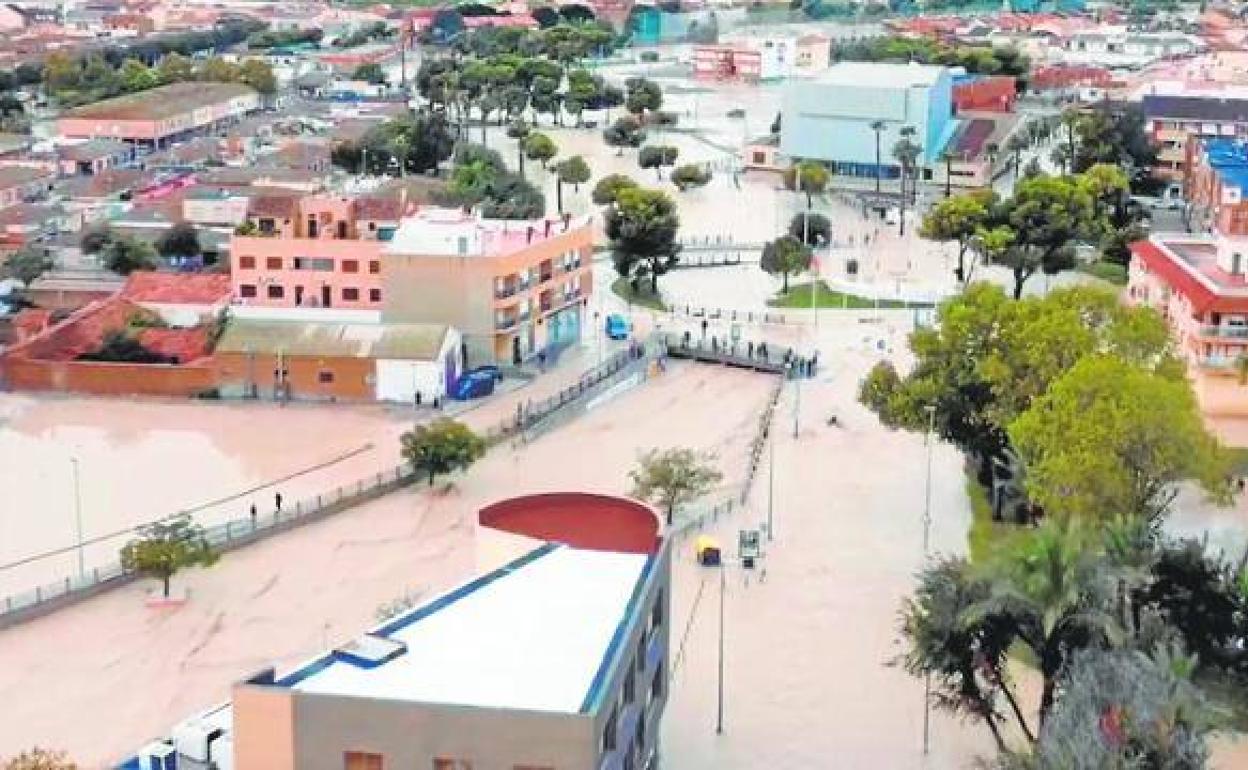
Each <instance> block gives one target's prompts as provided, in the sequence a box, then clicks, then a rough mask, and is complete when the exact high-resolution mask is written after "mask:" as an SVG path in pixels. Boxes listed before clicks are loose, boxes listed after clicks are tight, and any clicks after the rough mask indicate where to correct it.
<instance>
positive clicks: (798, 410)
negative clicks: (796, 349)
mask: <svg viewBox="0 0 1248 770" xmlns="http://www.w3.org/2000/svg"><path fill="white" fill-rule="evenodd" d="M796 363H797V362H796V360H795V361H794V362H793V363H792V364H790V365H789V369H788V371H789V372H790V373H792V374H793V393H794V396H793V438H797V433H798V430H799V423H800V419H801V414H802V376H801V374H799V373H797V366H796Z"/></svg>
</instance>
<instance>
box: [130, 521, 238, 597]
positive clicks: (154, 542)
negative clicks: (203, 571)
mask: <svg viewBox="0 0 1248 770" xmlns="http://www.w3.org/2000/svg"><path fill="white" fill-rule="evenodd" d="M216 561H217V553H216V551H214V550H213V548H212V546H211V545H210V544H209V543H208V538H207V536H206V535H205V533H204V528H203V527H201V526H199V525H198V524H196V523H195V520H194V519H192V518H191V516H190V514H185V513H184V514H179V515H177V516H174V517H173V518H171V519H165V520H162V521H156V522H152V523H151V524H147V525H145V526H142V527H139V529H138V537H137V538H135V539H134V540H131V541H130V542H129V543H126V545H125V546H124V547H123V548H122V549H121V566H122V567H123V568H124V569H126V570H127V571H130V572H139V573H141V574H144V575H147V576H149V577H154V578H156V579H157V580H159V581H160V583H161V592H162V596H164V597H165V598H168V597H169V581H170V580H171V579H172V578H173V576H174V575H176V574H177V573H178V572H180V571H182V570H183V569H186V568H187V567H194V566H203V567H209V566H212V565H213V564H215V563H216Z"/></svg>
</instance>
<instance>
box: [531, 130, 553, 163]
mask: <svg viewBox="0 0 1248 770" xmlns="http://www.w3.org/2000/svg"><path fill="white" fill-rule="evenodd" d="M558 153H559V148H558V147H557V146H556V145H555V140H553V139H551V138H550V137H549V136H547V135H546V134H543V133H541V132H540V131H534V132H532V133H530V134H529V135H528V136H527V137H525V139H524V154H525V157H527V158H528V159H529V160H535V161H537V162H538V163H541V164H542V168H543V169H544V168H546V164H547V163H549V162H550V159H551V158H553V157H555V155H557V154H558Z"/></svg>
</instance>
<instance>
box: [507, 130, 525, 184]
mask: <svg viewBox="0 0 1248 770" xmlns="http://www.w3.org/2000/svg"><path fill="white" fill-rule="evenodd" d="M530 130H531V129H530V128H529V124H528V123H525V122H524V120H523V119H516V120H513V121H511V123H510V124H508V126H507V136H508V137H510V138H512V139H515V140H516V158H517V163H518V165H519V168H520V176H524V140H525V139H526V138H527V137H528V135H529V131H530Z"/></svg>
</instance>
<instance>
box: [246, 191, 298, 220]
mask: <svg viewBox="0 0 1248 770" xmlns="http://www.w3.org/2000/svg"><path fill="white" fill-rule="evenodd" d="M298 212H299V196H298V195H257V196H255V197H254V198H252V199H251V203H250V204H248V206H247V216H249V217H256V218H260V217H270V218H273V219H293V218H294V217H295V216H296V215H297V214H298Z"/></svg>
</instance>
